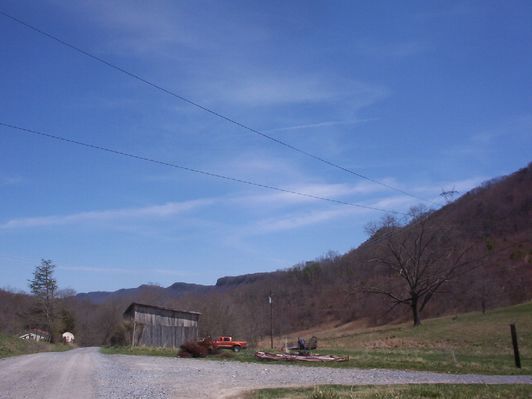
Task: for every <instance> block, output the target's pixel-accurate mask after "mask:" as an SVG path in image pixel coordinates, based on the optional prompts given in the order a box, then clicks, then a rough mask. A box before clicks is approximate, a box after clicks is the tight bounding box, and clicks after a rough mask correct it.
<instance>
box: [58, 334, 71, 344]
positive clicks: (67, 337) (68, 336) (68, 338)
mask: <svg viewBox="0 0 532 399" xmlns="http://www.w3.org/2000/svg"><path fill="white" fill-rule="evenodd" d="M61 337H62V338H63V342H65V343H67V344H70V343H72V342H74V334H72V333H71V332H68V331H67V332H64V333H63V335H61Z"/></svg>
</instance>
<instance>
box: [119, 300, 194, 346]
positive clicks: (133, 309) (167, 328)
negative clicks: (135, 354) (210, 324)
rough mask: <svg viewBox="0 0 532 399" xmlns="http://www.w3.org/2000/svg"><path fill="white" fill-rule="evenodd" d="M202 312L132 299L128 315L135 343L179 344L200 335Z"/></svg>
mask: <svg viewBox="0 0 532 399" xmlns="http://www.w3.org/2000/svg"><path fill="white" fill-rule="evenodd" d="M199 317H200V313H198V312H189V311H185V310H176V309H169V308H163V307H160V306H152V305H143V304H141V303H132V304H131V305H129V306H128V308H127V309H126V311H125V312H124V318H125V319H126V320H128V321H130V322H131V323H132V332H131V346H154V347H166V348H177V347H179V346H180V345H182V344H183V343H185V342H186V341H190V340H197V339H198V320H199Z"/></svg>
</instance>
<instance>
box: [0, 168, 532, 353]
mask: <svg viewBox="0 0 532 399" xmlns="http://www.w3.org/2000/svg"><path fill="white" fill-rule="evenodd" d="M421 215H422V216H421V217H420V216H417V219H416V218H415V217H414V218H413V219H410V220H407V221H394V223H393V224H389V222H390V221H389V220H388V221H386V220H384V222H386V223H388V224H384V225H383V224H382V223H383V221H381V222H378V223H377V224H376V225H377V226H380V227H379V228H377V229H375V230H374V231H373V233H372V234H371V237H369V238H368V240H366V241H365V242H364V243H362V244H361V245H359V246H358V247H357V248H354V249H353V250H351V251H349V252H347V253H346V254H344V255H327V256H324V257H322V258H320V259H316V260H313V261H309V262H305V263H304V264H300V265H295V266H293V267H291V268H288V269H285V270H279V271H275V272H271V273H255V274H249V275H241V276H226V277H221V278H220V279H218V281H217V283H216V285H215V286H202V285H197V284H186V283H175V284H173V285H171V286H169V287H159V286H153V285H142V286H140V287H137V288H131V289H122V290H118V291H115V292H91V293H86V294H78V295H77V296H75V297H69V298H65V299H63V300H62V302H61V307H62V308H63V309H64V310H65V311H66V312H67V313H68V314H72V315H74V317H75V320H76V329H75V330H76V331H74V333H75V334H77V335H76V336H77V337H78V338H79V340H78V342H79V343H81V344H82V345H99V344H102V343H109V342H115V343H116V342H118V343H120V342H122V341H123V340H125V339H127V334H126V333H125V331H124V330H123V328H122V326H121V321H122V312H123V311H124V309H125V308H126V307H127V306H128V305H129V303H130V302H132V301H136V302H141V303H150V304H153V305H160V306H168V307H174V308H180V309H188V310H195V311H199V312H201V313H202V316H201V321H200V329H201V331H200V334H202V335H209V334H210V335H218V334H229V335H237V336H239V337H242V338H246V339H248V340H250V341H251V342H252V343H254V342H256V341H259V340H260V339H261V337H264V336H267V335H269V333H270V328H271V326H270V317H269V315H270V307H269V303H268V295H269V293H270V291H272V293H273V314H274V317H273V330H274V334H275V335H278V336H284V335H287V334H289V333H290V332H293V331H301V330H303V329H308V328H314V327H316V326H322V325H324V324H329V325H332V326H335V325H343V324H346V323H352V322H356V323H359V324H360V323H363V324H364V325H366V326H378V325H383V324H389V323H400V322H404V321H408V320H411V318H412V314H411V309H410V308H409V307H408V306H404V304H396V306H394V303H393V300H391V299H390V298H393V297H398V296H401V295H405V292H406V291H407V290H408V288H407V285H406V282H405V281H406V280H405V278H404V277H405V276H406V275H408V274H401V273H402V272H401V273H397V272H394V271H393V270H392V269H390V268H387V267H386V263H385V262H386V259H387V258H386V257H387V256H389V255H390V254H389V249H390V245H392V244H394V245H395V244H397V243H402V244H405V243H409V242H410V243H416V242H421V241H419V240H417V241H416V240H412V237H414V238H415V236H412V234H413V233H416V231H418V230H419V229H420V227H423V229H424V231H425V233H427V234H428V233H430V234H428V235H429V236H431V237H432V238H433V239H434V241H433V244H432V245H431V248H432V249H433V251H432V252H430V254H429V255H430V256H428V259H429V260H430V261H431V267H432V268H433V269H434V271H433V272H434V276H436V277H438V279H439V280H438V279H436V280H434V281H435V282H436V283H437V284H438V287H437V289H436V290H434V292H431V293H430V295H429V296H428V299H427V303H426V304H424V307H420V311H419V313H420V320H421V323H423V320H424V319H426V318H428V317H438V316H442V315H454V314H459V313H464V312H470V311H487V310H489V309H493V308H496V307H500V306H508V305H513V304H518V303H522V302H525V301H527V300H530V299H532V290H530V287H532V223H531V221H532V164H530V165H528V166H527V167H526V168H523V169H521V170H519V171H517V172H515V173H513V174H511V175H509V176H506V177H502V178H497V179H493V180H491V181H489V182H486V183H484V184H483V185H481V186H480V187H478V188H476V189H474V190H472V191H470V192H468V193H466V194H464V195H463V196H461V197H460V198H458V199H457V200H456V201H454V202H452V203H450V204H448V205H446V206H444V207H442V208H441V209H439V210H437V211H434V212H424V213H422V214H421ZM379 223H380V225H379ZM416 234H417V233H416ZM427 245H428V244H427ZM458 252H460V253H459V257H458V258H457V259H460V261H461V262H462V263H461V268H460V269H457V270H458V272H456V273H454V274H452V275H445V276H444V275H443V274H442V275H441V276H439V275H438V274H437V273H438V272H439V271H440V270H441V271H445V269H446V268H449V267H450V266H449V264H451V263H452V261H453V259H454V258H456V254H457V253H458ZM432 257H433V258H434V259H432ZM383 262H384V263H383ZM374 287H381V288H382V289H385V290H389V293H390V295H388V296H386V295H379V294H376V293H374V292H373V293H372V290H373V291H375V289H374ZM0 298H1V299H2V301H0V310H2V312H0V321H2V323H1V325H2V326H3V327H2V329H3V330H2V331H4V332H9V333H16V332H17V331H20V330H21V329H24V328H25V326H26V325H27V318H28V316H29V315H31V306H32V305H31V303H32V301H31V299H30V298H29V297H28V296H25V295H23V294H14V293H9V292H6V291H1V290H0ZM425 305H426V306H425ZM15 309H18V310H16V311H15Z"/></svg>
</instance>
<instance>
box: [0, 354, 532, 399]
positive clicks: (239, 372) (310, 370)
mask: <svg viewBox="0 0 532 399" xmlns="http://www.w3.org/2000/svg"><path fill="white" fill-rule="evenodd" d="M412 383H417V384H423V383H452V384H473V383H475V384H479V383H482V384H532V376H483V375H452V374H437V373H428V372H413V371H400V370H372V369H370V370H368V369H333V368H326V367H320V368H318V367H301V366H295V365H290V366H287V365H278V364H269V363H265V364H256V363H239V362H224V361H221V362H220V361H211V360H196V359H178V358H162V357H149V356H125V355H103V354H101V353H99V351H98V348H82V349H76V350H72V351H69V352H63V353H39V354H35V355H26V356H18V357H16V358H9V359H3V360H0V398H59V399H62V398H113V399H122V398H124V399H125V398H128V399H130V398H139V399H140V398H146V399H151V398H183V399H187V398H228V397H238V394H239V393H240V392H242V391H245V390H250V389H257V388H266V387H281V386H283V387H286V386H312V385H318V384H348V385H353V384H412Z"/></svg>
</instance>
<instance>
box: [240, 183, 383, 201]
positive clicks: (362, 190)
mask: <svg viewBox="0 0 532 399" xmlns="http://www.w3.org/2000/svg"><path fill="white" fill-rule="evenodd" d="M287 189H289V190H291V191H294V192H300V193H305V194H310V195H314V196H318V197H324V198H332V199H340V198H345V197H348V196H350V197H352V196H359V200H361V199H362V198H361V197H365V196H367V195H370V194H376V193H380V192H383V191H386V190H387V189H386V188H385V187H383V186H380V185H377V184H374V183H371V182H361V183H358V184H345V183H337V184H330V183H307V184H298V185H291V186H288V187H287ZM233 201H234V202H237V203H241V204H242V205H244V206H251V207H255V206H258V205H261V206H264V205H268V206H289V205H297V204H302V203H312V202H314V203H316V201H317V200H316V199H314V198H310V197H304V196H300V195H295V194H291V193H283V192H268V193H260V194H255V195H240V196H238V197H235V198H234V199H233Z"/></svg>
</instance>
